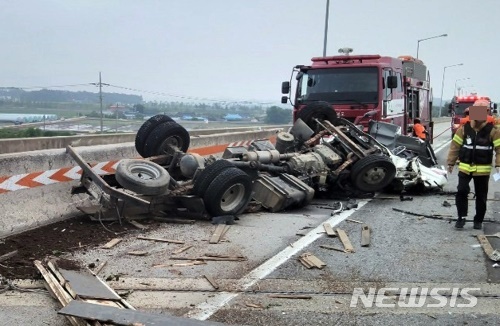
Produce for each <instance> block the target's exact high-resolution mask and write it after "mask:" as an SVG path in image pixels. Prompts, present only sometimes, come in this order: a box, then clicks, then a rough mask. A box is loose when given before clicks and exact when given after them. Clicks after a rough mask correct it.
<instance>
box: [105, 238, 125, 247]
mask: <svg viewBox="0 0 500 326" xmlns="http://www.w3.org/2000/svg"><path fill="white" fill-rule="evenodd" d="M122 240H123V239H121V238H114V239H112V240H111V241H109V242H108V243H106V244H105V245H104V246H102V248H103V249H111V248H113V247H114V246H116V245H117V244H119V243H120V242H122Z"/></svg>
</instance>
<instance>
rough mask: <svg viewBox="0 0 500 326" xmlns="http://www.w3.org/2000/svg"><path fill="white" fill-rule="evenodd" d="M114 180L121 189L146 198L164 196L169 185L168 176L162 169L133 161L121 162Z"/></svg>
mask: <svg viewBox="0 0 500 326" xmlns="http://www.w3.org/2000/svg"><path fill="white" fill-rule="evenodd" d="M115 178H116V181H118V183H119V184H120V185H121V186H122V187H123V188H125V189H128V190H131V191H133V192H136V193H138V194H142V195H148V196H156V195H161V194H165V193H166V192H167V190H168V185H169V183H170V175H169V174H168V172H167V170H165V169H164V168H163V167H161V166H160V165H158V164H156V163H154V162H150V161H143V160H134V159H124V160H121V161H120V163H118V166H117V167H116V174H115Z"/></svg>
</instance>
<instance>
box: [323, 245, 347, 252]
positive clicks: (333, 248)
mask: <svg viewBox="0 0 500 326" xmlns="http://www.w3.org/2000/svg"><path fill="white" fill-rule="evenodd" d="M319 246H320V248H324V249H329V250H335V251H340V252H344V253H345V252H346V251H345V250H344V249H341V248H337V247H332V246H327V245H319Z"/></svg>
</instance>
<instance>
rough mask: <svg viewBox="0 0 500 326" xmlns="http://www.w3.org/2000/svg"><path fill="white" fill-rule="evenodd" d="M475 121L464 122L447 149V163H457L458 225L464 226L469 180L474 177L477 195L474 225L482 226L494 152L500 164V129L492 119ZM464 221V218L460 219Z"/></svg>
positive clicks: (450, 165)
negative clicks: (480, 121) (491, 121)
mask: <svg viewBox="0 0 500 326" xmlns="http://www.w3.org/2000/svg"><path fill="white" fill-rule="evenodd" d="M476 124H477V122H476V121H471V122H467V123H466V124H465V125H463V126H461V127H460V128H459V129H458V130H457V132H456V133H455V136H454V137H453V141H452V142H451V145H450V151H449V153H448V160H447V163H448V166H449V167H451V168H452V167H453V166H454V165H455V163H456V162H457V159H459V160H460V163H459V164H458V170H459V172H458V187H457V195H456V198H455V203H456V206H457V213H458V221H457V224H456V227H457V228H462V227H463V224H464V223H465V220H463V218H464V217H465V216H467V210H468V199H467V196H468V194H469V192H470V187H469V183H470V181H471V179H473V180H474V189H475V195H476V215H475V216H474V228H475V229H480V228H481V223H482V222H483V219H484V215H485V213H486V200H487V197H488V183H489V177H490V173H491V167H492V163H493V152H495V167H497V168H498V167H500V129H497V128H496V127H495V126H493V124H492V123H488V122H486V121H485V122H482V123H480V124H479V125H477V126H476ZM460 221H463V222H460Z"/></svg>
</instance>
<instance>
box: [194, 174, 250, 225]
mask: <svg viewBox="0 0 500 326" xmlns="http://www.w3.org/2000/svg"><path fill="white" fill-rule="evenodd" d="M251 196H252V180H251V178H250V176H249V175H248V174H246V173H245V172H243V171H242V170H240V169H238V168H236V167H235V168H229V169H226V170H224V171H222V172H221V173H220V174H219V175H218V176H217V177H215V179H213V181H212V182H211V183H210V186H208V189H207V191H206V192H205V195H204V196H203V201H204V202H205V208H206V210H207V212H208V213H209V214H210V215H211V216H222V215H236V214H239V213H241V212H242V211H243V210H244V209H245V208H246V207H247V205H248V203H249V202H250V199H251Z"/></svg>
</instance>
